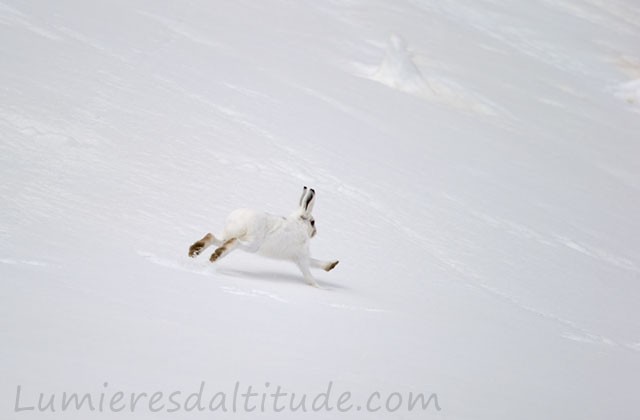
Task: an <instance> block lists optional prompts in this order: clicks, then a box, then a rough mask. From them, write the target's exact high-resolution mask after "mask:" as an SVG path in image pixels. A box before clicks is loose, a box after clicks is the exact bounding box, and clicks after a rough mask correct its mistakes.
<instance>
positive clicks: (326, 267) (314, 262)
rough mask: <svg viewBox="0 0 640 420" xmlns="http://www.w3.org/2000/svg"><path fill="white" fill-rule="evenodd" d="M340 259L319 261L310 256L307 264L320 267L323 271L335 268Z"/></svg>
mask: <svg viewBox="0 0 640 420" xmlns="http://www.w3.org/2000/svg"><path fill="white" fill-rule="evenodd" d="M339 262H340V261H338V260H336V261H321V260H316V259H315V258H311V259H310V260H309V265H310V266H311V267H313V268H321V269H323V270H324V271H331V270H333V269H334V268H335V266H336V265H338V263H339Z"/></svg>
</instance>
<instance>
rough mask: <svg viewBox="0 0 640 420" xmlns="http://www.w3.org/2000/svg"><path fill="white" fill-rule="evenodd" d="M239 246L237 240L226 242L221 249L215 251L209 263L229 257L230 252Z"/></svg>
mask: <svg viewBox="0 0 640 420" xmlns="http://www.w3.org/2000/svg"><path fill="white" fill-rule="evenodd" d="M237 246H238V240H237V239H236V238H231V239H228V240H226V241H225V242H224V243H223V244H222V245H221V246H220V247H219V248H217V249H216V250H215V251H213V254H211V257H209V261H211V262H216V261H217V260H219V259H220V258H222V257H224V256H225V255H227V254H228V253H229V252H231V251H233V250H234V249H235V248H236V247H237Z"/></svg>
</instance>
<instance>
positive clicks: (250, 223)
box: [189, 187, 338, 287]
mask: <svg viewBox="0 0 640 420" xmlns="http://www.w3.org/2000/svg"><path fill="white" fill-rule="evenodd" d="M315 200H316V192H315V191H314V190H313V188H311V189H308V188H307V187H304V189H303V190H302V196H301V197H300V202H299V204H298V209H297V210H296V211H294V212H293V213H292V214H291V215H289V216H288V217H283V216H275V215H272V214H269V213H263V212H257V211H254V210H249V209H237V210H234V211H232V212H231V214H229V216H228V217H227V222H226V224H225V226H224V230H223V232H222V238H221V239H217V238H216V237H215V236H214V235H213V234H211V233H207V234H206V235H205V236H204V238H202V239H200V240H199V241H197V242H195V243H194V244H193V245H191V247H190V248H189V256H190V257H196V256H198V255H199V254H200V253H201V252H202V251H204V250H205V248H207V247H208V246H210V245H211V244H215V245H217V246H218V248H217V249H216V250H215V251H214V252H213V254H211V257H210V258H209V260H210V261H211V262H215V261H217V260H219V259H220V258H222V257H224V256H225V255H227V254H228V253H229V252H231V251H233V250H234V249H241V250H244V251H247V252H252V253H257V254H259V255H263V256H265V257H269V258H275V259H280V260H289V261H293V262H294V263H295V264H296V265H297V266H298V267H299V268H300V271H302V275H303V276H304V279H305V281H306V282H307V283H309V284H310V285H311V286H314V287H318V283H316V281H315V279H314V278H313V276H312V275H311V272H310V271H309V267H313V268H321V269H323V270H325V271H331V270H332V269H333V268H334V267H335V266H336V265H337V264H338V261H337V260H336V261H320V260H316V259H315V258H311V256H310V255H309V240H310V239H311V238H313V237H314V236H315V235H316V222H315V220H314V219H313V216H312V215H311V211H312V210H313V205H314V204H315Z"/></svg>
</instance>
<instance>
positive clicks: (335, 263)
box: [324, 260, 340, 271]
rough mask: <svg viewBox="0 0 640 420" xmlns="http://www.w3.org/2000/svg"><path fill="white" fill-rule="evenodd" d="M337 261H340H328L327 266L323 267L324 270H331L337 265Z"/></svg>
mask: <svg viewBox="0 0 640 420" xmlns="http://www.w3.org/2000/svg"><path fill="white" fill-rule="evenodd" d="M339 262H340V261H338V260H336V261H333V262H330V263H329V264H327V266H326V267H325V268H324V271H331V270H333V269H334V268H335V267H336V265H338V263H339Z"/></svg>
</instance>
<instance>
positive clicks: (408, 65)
mask: <svg viewBox="0 0 640 420" xmlns="http://www.w3.org/2000/svg"><path fill="white" fill-rule="evenodd" d="M355 67H357V68H362V69H364V70H365V73H364V74H361V76H363V77H366V78H368V79H371V80H375V81H377V82H379V83H382V84H383V85H385V86H388V87H391V88H393V89H396V90H398V91H401V92H404V93H408V94H411V95H414V96H418V97H421V98H423V99H427V100H430V101H433V102H437V103H440V104H442V105H445V106H448V107H451V108H455V109H458V110H461V111H464V112H470V113H475V114H481V115H485V116H494V115H498V114H500V113H501V112H499V110H498V107H497V106H496V105H495V104H493V103H492V102H491V101H489V100H488V99H487V98H484V97H482V96H481V95H479V94H477V93H475V92H473V91H472V90H471V89H469V88H467V87H466V86H463V85H462V84H461V83H460V82H457V81H455V80H452V79H451V78H450V77H447V76H441V75H437V74H430V75H429V76H428V77H427V76H425V75H424V74H423V73H422V72H421V71H420V69H419V67H418V65H416V63H415V62H414V59H413V54H412V52H411V50H410V48H409V47H408V45H407V43H406V41H405V40H404V39H403V38H402V37H401V36H399V35H397V34H392V35H391V36H390V37H389V40H388V41H387V44H386V47H385V55H384V59H383V60H382V63H381V64H380V65H379V66H377V67H376V68H375V69H373V68H370V69H369V70H368V71H367V70H366V66H361V65H356V66H355Z"/></svg>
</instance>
